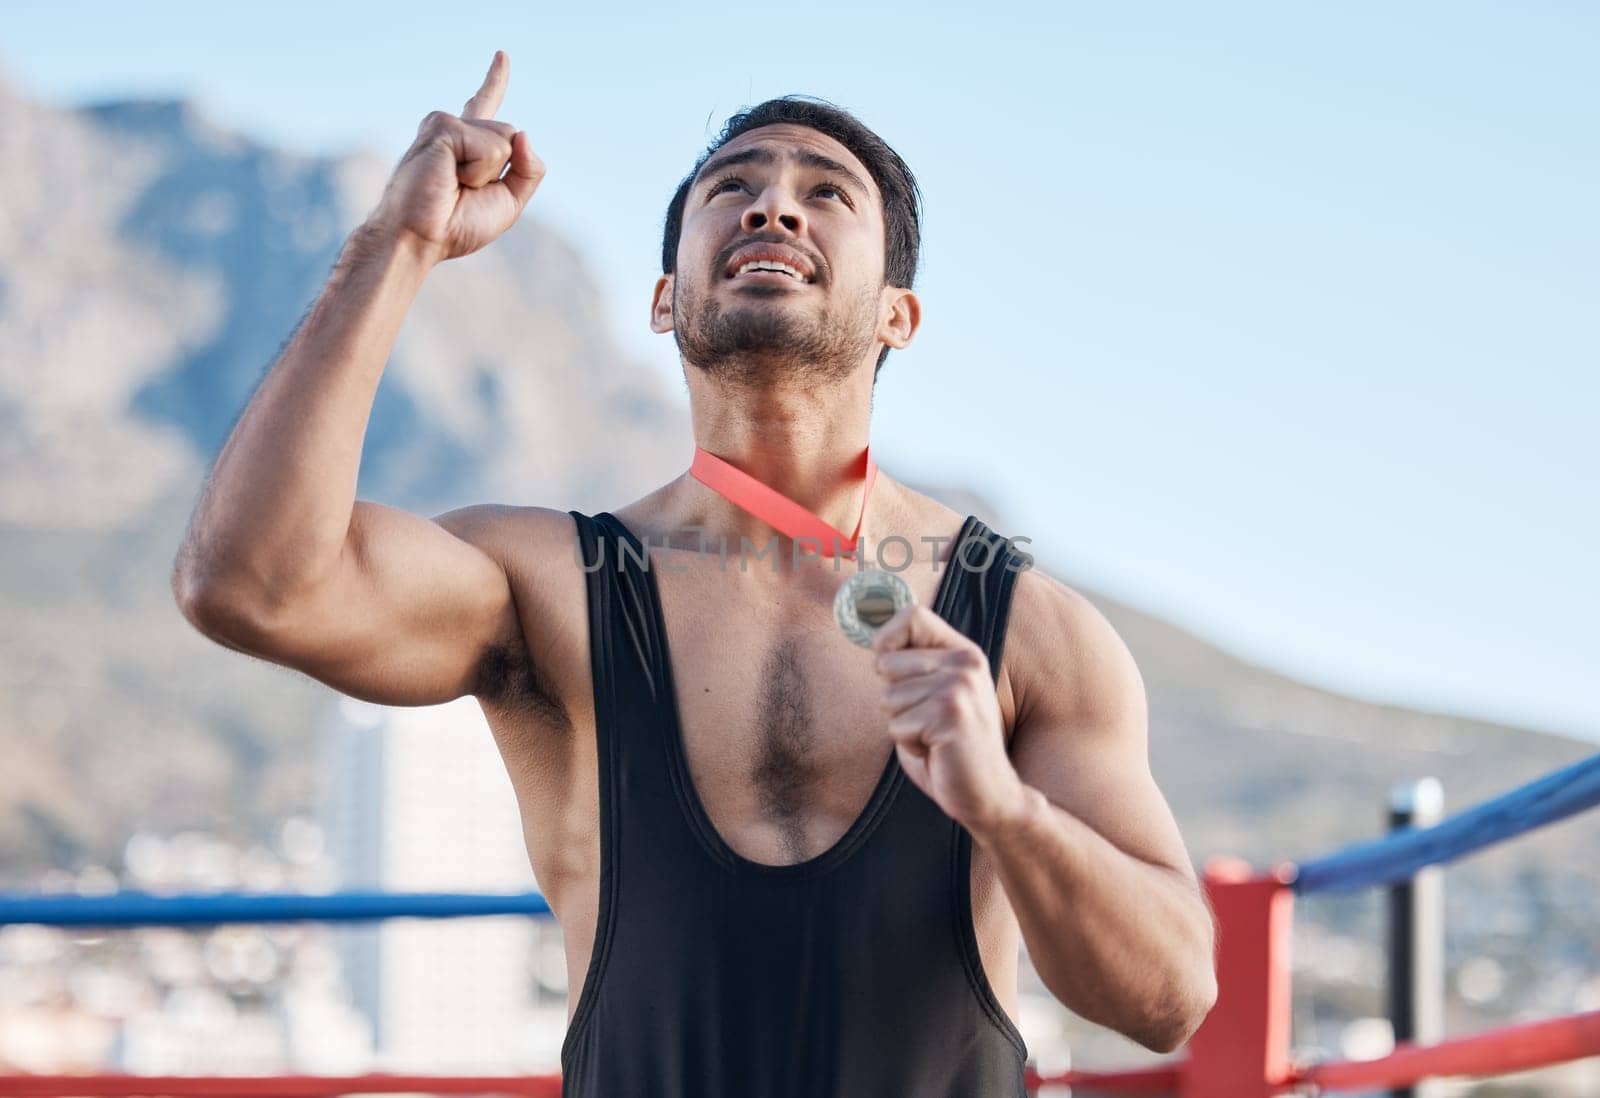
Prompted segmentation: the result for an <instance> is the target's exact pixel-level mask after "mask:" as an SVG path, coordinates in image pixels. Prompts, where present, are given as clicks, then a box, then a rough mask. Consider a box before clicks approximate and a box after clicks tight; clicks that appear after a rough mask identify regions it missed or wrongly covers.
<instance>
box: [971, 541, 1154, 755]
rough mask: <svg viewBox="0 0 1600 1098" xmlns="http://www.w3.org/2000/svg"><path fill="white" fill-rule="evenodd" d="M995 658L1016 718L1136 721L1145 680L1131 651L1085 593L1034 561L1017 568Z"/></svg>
mask: <svg viewBox="0 0 1600 1098" xmlns="http://www.w3.org/2000/svg"><path fill="white" fill-rule="evenodd" d="M1001 666H1002V669H1003V670H1004V671H1005V673H1006V674H1007V675H1008V677H1009V679H1010V682H1011V686H1012V689H1013V690H1014V691H1015V692H1016V699H1017V720H1018V723H1019V725H1024V724H1026V723H1027V722H1028V720H1029V718H1030V717H1031V716H1033V715H1036V714H1049V716H1050V718H1051V719H1053V720H1058V721H1059V720H1065V721H1069V722H1071V723H1073V724H1081V725H1083V726H1088V727H1131V726H1137V725H1138V724H1139V723H1140V719H1141V716H1142V713H1143V710H1144V706H1145V694H1144V682H1143V679H1142V677H1141V676H1140V674H1139V669H1138V666H1137V664H1136V663H1135V662H1134V658H1133V654H1132V652H1130V651H1129V649H1128V646H1127V645H1126V644H1125V643H1124V642H1123V640H1122V637H1121V636H1120V635H1119V634H1118V633H1117V631H1116V629H1115V628H1114V627H1113V626H1112V624H1111V622H1110V621H1108V620H1107V619H1106V616H1105V614H1104V613H1102V612H1101V610H1100V609H1099V607H1097V606H1095V604H1094V603H1093V602H1092V601H1090V600H1089V598H1088V597H1087V596H1085V595H1084V594H1082V593H1081V592H1079V591H1078V590H1076V589H1075V588H1073V587H1071V586H1069V585H1068V584H1066V583H1064V582H1062V581H1061V580H1059V579H1057V578H1056V577H1055V576H1052V575H1050V574H1049V573H1048V572H1046V571H1044V570H1043V569H1042V568H1039V567H1038V566H1037V565H1035V566H1032V567H1029V568H1026V569H1024V570H1022V571H1021V572H1019V573H1018V574H1017V580H1016V585H1015V587H1014V589H1013V592H1012V599H1011V613H1010V619H1009V623H1008V625H1007V629H1006V643H1005V648H1004V652H1003V655H1002V658H1001Z"/></svg>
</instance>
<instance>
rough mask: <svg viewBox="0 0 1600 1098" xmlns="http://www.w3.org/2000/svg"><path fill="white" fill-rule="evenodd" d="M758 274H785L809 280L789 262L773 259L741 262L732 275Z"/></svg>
mask: <svg viewBox="0 0 1600 1098" xmlns="http://www.w3.org/2000/svg"><path fill="white" fill-rule="evenodd" d="M756 274H776V275H784V276H786V277H788V278H791V279H793V280H794V281H796V282H805V281H807V279H806V276H805V275H803V274H801V273H800V272H799V271H798V270H796V269H795V268H793V267H791V266H789V265H788V264H787V263H779V262H777V261H775V260H771V259H755V260H751V261H750V262H749V263H741V264H740V265H739V267H738V269H737V270H735V271H734V272H733V275H732V277H734V278H745V277H747V276H749V275H756Z"/></svg>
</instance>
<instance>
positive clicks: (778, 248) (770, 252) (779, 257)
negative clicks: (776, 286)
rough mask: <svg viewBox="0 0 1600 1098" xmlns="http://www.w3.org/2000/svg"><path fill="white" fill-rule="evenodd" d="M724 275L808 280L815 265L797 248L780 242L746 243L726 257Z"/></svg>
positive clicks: (791, 280) (812, 274)
mask: <svg viewBox="0 0 1600 1098" xmlns="http://www.w3.org/2000/svg"><path fill="white" fill-rule="evenodd" d="M723 275H724V277H726V278H729V279H755V280H756V281H759V282H785V281H788V282H799V283H809V282H810V281H812V279H813V278H814V277H815V268H813V267H812V265H811V261H810V260H809V259H807V258H806V257H805V256H804V255H803V254H802V253H800V252H799V251H798V250H797V249H794V248H789V247H785V246H783V245H781V244H777V245H774V244H765V245H763V244H748V245H746V246H745V247H743V248H740V249H739V250H738V251H737V252H735V253H734V254H733V257H732V258H731V259H729V260H728V265H727V267H725V268H724V269H723Z"/></svg>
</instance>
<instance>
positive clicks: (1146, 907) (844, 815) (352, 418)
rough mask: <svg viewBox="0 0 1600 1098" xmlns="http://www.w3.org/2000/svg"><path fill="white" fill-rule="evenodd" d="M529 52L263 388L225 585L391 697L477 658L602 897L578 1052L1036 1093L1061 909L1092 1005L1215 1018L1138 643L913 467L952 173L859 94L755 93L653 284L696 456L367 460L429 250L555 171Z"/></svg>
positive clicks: (481, 237)
mask: <svg viewBox="0 0 1600 1098" xmlns="http://www.w3.org/2000/svg"><path fill="white" fill-rule="evenodd" d="M508 71H509V62H508V60H507V58H506V57H505V55H504V54H503V53H500V52H497V53H496V54H495V58H494V61H493V62H492V64H491V66H490V68H489V72H488V75H487V77H486V78H485V80H484V83H483V85H482V87H481V88H480V89H479V91H478V92H477V94H476V95H474V96H473V97H472V98H471V99H470V100H468V101H467V104H466V108H465V110H463V112H462V113H461V115H460V116H455V115H450V114H447V113H444V112H434V113H432V114H430V115H429V116H428V117H427V118H425V119H424V120H423V122H422V125H421V127H420V129H419V131H418V136H417V139H416V142H415V143H414V144H413V145H412V147H411V149H410V150H409V151H408V152H407V154H406V155H405V157H404V158H403V159H402V161H401V162H400V164H399V166H398V167H397V168H396V170H395V173H394V176H393V178H392V179H391V180H390V182H389V184H388V187H387V189H386V190H385V192H384V195H383V197H382V199H381V200H380V202H379V204H378V205H377V207H376V208H375V209H374V211H373V212H372V214H371V216H370V217H369V218H368V220H367V221H366V222H365V224H363V225H362V226H361V227H360V228H359V229H358V230H357V231H356V232H354V233H353V234H352V235H351V237H350V239H349V241H348V243H347V244H346V247H345V249H344V251H343V253H342V255H341V257H340V260H339V262H338V264H337V265H336V266H335V269H334V271H333V274H332V276H331V277H330V279H329V282H328V285H327V287H326V288H325V289H324V291H323V293H322V295H321V297H320V298H319V300H318V302H317V304H316V306H315V307H314V309H313V310H312V312H311V313H310V314H309V316H308V317H307V319H306V321H305V323H304V324H303V325H302V327H301V328H300V330H299V331H298V332H297V333H296V334H295V336H294V338H293V339H292V340H291V342H290V344H289V346H288V347H287V348H286V349H285V351H284V352H283V355H282V356H281V358H280V359H279V361H278V362H277V363H276V364H275V365H274V366H273V368H272V370H271V371H270V373H269V374H268V375H267V377H266V378H265V379H264V380H263V382H262V384H261V386H260V388H259V390H258V391H257V393H256V394H255V396H254V397H253V398H252V400H251V401H250V403H249V405H248V406H247V407H246V409H245V411H244V414H243V415H242V417H241V418H240V420H239V422H238V425H237V426H236V428H235V429H234V432H233V434H232V437H231V438H230V439H229V440H228V443H227V445H226V446H225V447H224V448H223V450H222V452H221V454H220V456H219V457H218V460H217V462H216V468H215V470H214V472H213V473H212V476H211V478H210V481H209V483H208V486H207V488H206V491H205V493H204V495H203V497H202V499H201V502H200V505H199V507H198V508H197V511H196V514H195V517H194V520H193V522H192V525H191V528H190V531H189V534H188V537H187V539H186V541H185V544H184V546H183V548H182V550H181V551H180V553H179V557H178V562H177V567H176V569H175V574H174V580H173V585H174V591H175V593H176V596H177V599H178V601H179V604H180V605H181V606H182V608H183V610H184V613H185V614H186V615H187V616H188V618H189V619H190V620H191V621H192V622H193V623H194V624H195V625H196V626H197V627H198V628H199V629H201V630H202V631H204V632H205V633H206V634H207V635H209V636H211V637H214V638H215V639H217V640H218V641H219V642H221V643H223V644H226V645H228V646H230V647H234V648H237V649H239V650H242V651H245V652H250V653H254V654H256V655H258V656H261V657H264V658H266V659H270V660H273V661H275V662H278V663H281V664H283V665H286V666H289V667H294V668H297V669H299V670H301V671H302V672H304V673H306V674H308V675H311V676H313V677H315V678H317V679H319V680H320V681H322V682H324V683H327V684H328V685H330V686H332V687H334V688H335V689H337V690H339V691H342V692H344V693H346V694H350V695H353V696H355V697H358V698H363V699H366V700H368V701H373V702H378V703H382V704H389V705H427V704H433V703H439V702H444V701H448V700H450V699H453V698H457V697H460V696H462V695H464V694H472V695H474V696H475V697H476V698H477V700H478V701H479V702H480V704H481V705H482V706H483V709H484V712H485V714H486V715H487V717H488V720H489V724H490V727H491V728H492V729H493V732H494V735H495V738H496V741H497V743H498V744H499V747H500V749H501V752H502V754H503V756H504V759H505V763H506V767H507V770H508V772H509V774H510V776H511V779H512V783H513V785H514V787H515V790H516V793H517V797H518V801H519V804H520V806H521V811H522V816H523V829H524V833H525V836H526V839H527V844H528V852H529V856H530V859H531V862H532V866H533V869H534V872H535V874H536V876H537V878H538V881H539V884H540V887H541V889H542V890H543V892H544V894H545V895H546V896H547V898H548V899H549V901H550V905H551V908H552V909H553V911H554V912H555V915H556V917H557V919H558V920H559V922H560V924H561V926H562V928H563V932H564V939H565V943H566V950H567V961H568V967H569V972H570V973H571V975H572V981H571V988H572V999H571V1006H570V1007H569V1010H570V1011H571V1013H570V1015H569V1027H568V1033H567V1038H566V1041H565V1043H564V1045H563V1049H562V1066H563V1070H564V1074H565V1090H564V1093H567V1094H571V1095H606V1096H608V1098H611V1096H621V1095H643V1094H650V1095H663V1096H678V1095H683V1096H688V1095H694V1096H697V1098H714V1096H720V1095H734V1094H737V1095H741V1096H749V1098H767V1096H774V1098H775V1096H779V1095H785V1096H786V1095H850V1096H858V1095H861V1096H865V1095H887V1094H895V1095H902V1094H914V1095H917V1096H918V1098H935V1096H948V1098H957V1096H960V1098H970V1096H976V1095H984V1096H989V1095H1002V1094H1004V1095H1022V1094H1023V1093H1024V1089H1023V1063H1024V1058H1025V1056H1026V1049H1025V1046H1024V1043H1023V1041H1022V1037H1021V1034H1020V1033H1019V1031H1018V1029H1017V1027H1016V1022H1015V1020H1016V1015H1017V1004H1016V999H1017V992H1016V984H1017V959H1018V936H1019V933H1020V935H1021V938H1022V939H1023V940H1024V941H1025V942H1026V944H1027V947H1028V950H1029V954H1030V957H1031V958H1032V961H1033V963H1034V965H1035V966H1036V967H1037V969H1038V971H1039V973H1040V975H1041V977H1042V978H1043V979H1044V981H1045V983H1046V985H1047V986H1048V987H1049V988H1050V989H1051V991H1052V992H1053V993H1054V994H1055V995H1056V996H1057V997H1058V998H1059V999H1060V1000H1061V1001H1062V1002H1063V1003H1064V1004H1066V1005H1067V1006H1069V1007H1070V1008H1072V1009H1073V1010H1075V1011H1077V1012H1078V1013H1079V1014H1081V1015H1083V1016H1085V1017H1087V1018H1089V1019H1092V1020H1094V1021H1097V1022H1101V1023H1104V1024H1105V1025H1108V1026H1111V1027H1113V1028H1115V1029H1117V1030H1119V1031H1121V1032H1122V1033H1124V1034H1126V1035H1128V1036H1130V1037H1131V1038H1133V1039H1134V1040H1136V1041H1138V1042H1140V1043H1141V1044H1143V1045H1145V1046H1147V1047H1149V1048H1151V1049H1153V1050H1158V1051H1163V1052H1164V1051H1169V1050H1172V1049H1175V1048H1176V1047H1178V1046H1179V1045H1180V1044H1182V1043H1183V1042H1184V1041H1185V1040H1187V1038H1188V1037H1189V1035H1190V1034H1192V1033H1193V1032H1194V1030H1195V1029H1196V1027H1197V1026H1198V1025H1199V1024H1200V1021H1201V1019H1202V1018H1203V1017H1204V1016H1205V1014H1206V1012H1207V1011H1208V1009H1209V1008H1210V1006H1211V1004H1212V1002H1213V1001H1214V998H1215V994H1216V986H1215V980H1214V976H1213V954H1212V948H1213V924H1212V920H1211V914H1210V911H1209V909H1208V908H1207V906H1206V904H1205V901H1204V899H1203V897H1202V895H1201V893H1200V891H1199V889H1198V887H1197V885H1196V881H1195V876H1194V870H1193V867H1192V866H1191V864H1190V862H1189V859H1188V857H1187V854H1186V852H1185V849H1184V846H1183V843H1182V841H1181V838H1180V836H1179V833H1178V830H1177V828H1176V826H1175V824H1174V822H1173V819H1172V815H1171V813H1170V811H1169V810H1168V808H1167V805H1166V802H1165V800H1164V799H1163V798H1162V796H1161V793H1160V791H1159V790H1158V789H1157V788H1156V786H1155V784H1154V782H1153V781H1152V779H1151V776H1150V771H1149V767H1148V763H1147V758H1146V731H1147V730H1146V708H1145V697H1144V688H1143V683H1142V681H1141V679H1140V676H1139V673H1138V670H1137V668H1136V667H1135V665H1134V663H1133V660H1132V658H1131V657H1130V655H1129V653H1128V651H1127V649H1126V647H1125V646H1124V645H1123V644H1122V642H1121V640H1120V639H1119V638H1118V637H1117V635H1116V634H1115V633H1114V632H1113V631H1112V629H1111V627H1110V626H1109V625H1108V623H1107V622H1106V621H1105V619H1104V618H1103V617H1102V616H1101V615H1100V614H1099V613H1098V612H1097V611H1096V610H1095V609H1094V608H1093V607H1092V606H1091V605H1090V604H1089V603H1088V602H1087V601H1085V600H1084V599H1083V598H1082V597H1081V596H1079V595H1078V594H1076V593H1075V592H1073V591H1072V590H1071V589H1069V588H1067V587H1065V586H1064V585H1062V584H1061V583H1059V582H1057V581H1055V580H1053V579H1051V578H1050V577H1048V576H1046V575H1044V574H1042V573H1041V572H1040V571H1039V570H1037V569H1030V568H1027V563H1028V561H1027V560H1026V559H1025V557H1024V556H1023V555H1022V554H1019V553H1018V552H1017V550H1016V549H1015V548H1014V547H1013V546H1011V545H1010V544H1008V543H1007V541H1006V540H1005V539H1001V538H1000V537H999V536H998V535H997V534H995V533H994V532H993V531H991V530H989V529H988V528H987V527H986V526H984V524H983V523H981V522H979V521H978V520H977V519H976V518H975V517H973V516H965V517H964V516H962V515H961V514H959V513H957V512H955V511H952V510H950V509H949V508H947V507H944V506H942V505H940V504H939V503H937V502H935V501H934V500H932V499H929V498H927V497H926V496H923V495H920V494H918V493H916V492H914V491H912V490H910V489H909V488H907V487H905V486H904V485H902V484H900V483H898V482H897V481H895V480H893V479H892V478H891V477H889V476H887V475H881V476H879V475H876V473H877V469H876V464H875V463H874V462H873V461H872V459H871V454H870V451H869V449H868V427H869V420H870V405H871V397H872V391H873V383H874V380H875V378H876V373H877V370H878V368H879V367H880V366H881V365H882V362H883V358H884V356H885V355H886V354H887V353H888V351H889V349H891V348H896V349H898V348H903V347H905V346H907V345H908V344H909V343H910V342H911V339H912V337H913V336H914V335H915V333H916V330H917V325H918V321H919V315H920V314H919V305H918V301H917V298H916V295H915V294H914V293H913V292H912V290H911V285H912V281H913V276H914V274H915V270H916V262H917V248H918V237H919V221H918V217H919V215H918V208H917V203H918V196H917V191H916V185H915V182H914V180H913V179H912V176H911V173H910V171H909V170H908V169H907V168H906V166H905V164H904V163H903V162H902V161H901V159H900V158H899V157H898V156H897V155H896V154H895V153H894V152H893V150H892V149H890V148H889V147H888V146H887V145H886V144H885V143H884V142H883V141H882V140H880V139H879V138H878V137H877V136H876V135H874V134H873V133H872V132H871V131H870V130H868V129H867V128H866V127H864V126H863V125H861V124H860V123H859V122H858V121H856V120H855V119H854V118H852V117H851V116H849V115H848V114H846V113H844V112H842V111H839V110H837V109H835V108H833V107H831V106H828V105H826V104H822V103H819V102H816V101H811V100H804V99H796V98H789V99H780V100H772V101H769V102H767V103H763V104H761V105H760V106H758V107H755V108H753V109H752V110H750V111H747V112H744V113H743V114H740V115H737V116H735V117H734V118H733V119H730V120H729V123H728V125H727V127H726V129H725V130H724V132H723V134H722V135H721V136H720V137H719V138H718V140H717V141H716V142H714V143H713V145H712V147H711V149H709V150H707V152H706V153H705V154H704V155H702V157H701V158H700V162H699V163H697V164H696V166H695V168H694V170H693V171H692V172H691V173H690V175H689V176H688V178H686V179H685V181H684V183H683V185H682V186H681V187H680V189H679V191H678V193H677V194H676V195H675V196H674V198H673V200H672V203H671V205H670V208H669V211H668V216H667V220H666V232H665V239H664V242H663V250H662V269H663V273H662V276H661V278H660V279H659V280H658V281H657V283H656V286H655V290H654V296H653V299H652V305H651V325H652V327H653V328H654V329H655V330H656V331H657V332H662V333H665V332H672V333H673V334H674V336H675V338H676V340H677V344H678V347H679V349H680V352H681V355H682V359H683V364H684V370H685V374H686V377H687V380H688V388H689V395H690V403H691V408H692V417H693V426H694V436H695V437H694V441H695V443H696V452H695V459H694V463H693V466H692V467H691V469H690V470H688V471H686V472H685V473H684V474H682V475H680V476H678V477H677V478H675V479H673V480H672V481H670V482H668V483H666V484H664V485H662V486H661V487H660V488H658V489H656V490H655V491H653V492H651V493H650V494H649V495H647V496H645V497H644V498H642V499H639V500H637V501H635V502H633V503H630V504H628V505H627V506H625V507H621V508H619V509H618V510H617V511H616V512H615V513H612V512H600V513H599V514H597V515H585V514H582V513H579V512H574V511H561V510H553V509H548V508H543V507H510V506H495V505H484V506H475V507H467V508H463V509H461V510H457V511H452V512H450V513H448V514H445V515H440V516H438V517H436V518H434V519H431V520H429V519H424V518H421V517H418V516H413V515H410V514H406V513H404V512H401V511H398V510H395V509H392V508H389V507H384V506H380V505H377V504H373V503H370V502H366V501H362V500H357V499H355V498H354V495H355V485H356V471H357V465H358V461H359V457H360V452H361V445H362V437H363V433H364V431H365V428H366V422H367V418H368V416H369V414H370V412H371V408H372V400H373V396H374V393H375V391H376V389H377V386H378V380H379V376H380V374H381V372H382V370H383V367H384V364H385V362H386V360H387V358H388V355H389V352H390V349H391V347H392V345H393V342H394V339H395V335H396V332H397V331H398V329H399V327H400V324H401V321H402V318H403V317H404V316H405V314H406V310H407V308H408V307H409V305H410V303H411V301H412V300H413V297H414V295H415V294H416V292H417V290H418V287H419V286H420V284H421V283H422V280H423V278H424V276H425V275H426V274H427V272H428V271H429V270H430V269H431V268H432V267H433V266H435V265H436V264H438V263H440V262H443V261H445V260H447V259H451V258H454V257H456V256H461V255H466V254H468V253H470V252H473V251H475V250H477V249H478V248H481V247H483V246H485V245H487V244H488V243H490V242H491V241H492V240H494V239H495V238H496V237H497V236H499V235H500V234H501V233H503V232H504V231H505V230H506V229H507V228H509V227H510V226H511V225H512V224H513V223H514V221H515V220H516V218H517V217H518V216H519V215H520V213H521V211H522V209H523V208H524V207H525V205H526V204H527V202H528V200H529V199H530V198H531V197H532V195H533V193H534V190H535V189H536V188H537V186H538V184H539V181H540V179H541V178H542V177H543V175H544V165H543V164H542V163H541V162H540V161H539V159H538V157H537V156H535V154H534V152H533V149H532V147H531V145H530V143H529V139H528V136H527V134H526V133H525V132H523V131H519V130H517V129H516V128H515V127H513V126H511V125H509V124H508V123H505V122H500V121H496V120H494V114H495V112H496V111H497V110H498V108H499V104H500V102H501V99H502V97H503V96H504V93H505V88H506V83H507V79H508ZM502 173H504V174H502ZM581 383H582V380H581V379H579V378H575V379H574V384H581ZM846 530H847V531H849V532H848V533H845V532H843V531H846ZM807 532H809V533H810V534H816V533H821V534H824V535H825V536H823V537H820V538H808V533H807ZM826 535H832V536H826ZM819 546H820V548H821V551H820V552H819V551H818V548H819ZM971 546H976V550H975V551H973V550H971V548H970V547H971ZM760 553H765V555H755V554H760ZM841 560H848V561H850V563H849V564H847V565H845V566H843V567H841ZM861 567H879V568H883V569H885V570H893V571H895V573H896V574H897V575H899V576H900V578H901V579H903V580H904V581H905V583H906V584H907V586H908V587H909V589H910V593H911V595H912V597H913V598H914V600H915V602H914V604H913V605H911V606H908V607H904V608H902V609H900V610H899V611H898V612H897V613H895V614H894V616H893V617H892V618H891V619H890V620H889V621H888V622H887V624H885V625H883V626H882V627H881V628H880V629H879V630H878V633H877V635H876V637H875V638H874V639H873V640H872V642H871V644H870V647H868V648H866V649H863V648H862V647H859V646H857V645H854V644H851V643H850V642H849V641H848V640H847V639H846V638H845V637H844V636H843V635H842V634H841V632H840V630H839V628H838V626H837V625H836V624H835V621H834V618H833V610H832V606H833V601H834V594H835V592H836V591H837V589H838V588H839V586H840V585H841V584H842V583H843V582H844V581H845V580H846V579H847V578H848V577H849V576H850V575H852V574H854V572H856V571H857V570H858V569H859V568H861Z"/></svg>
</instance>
